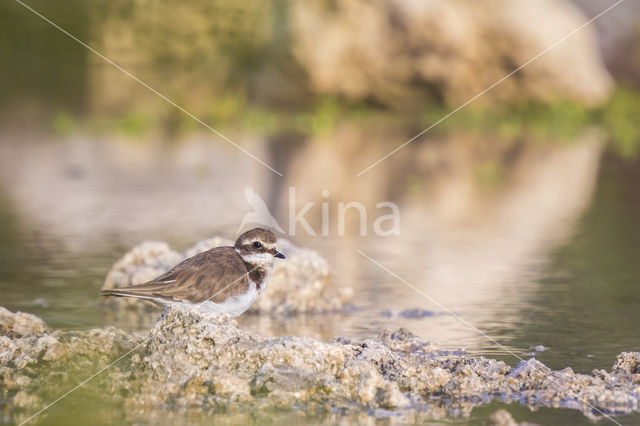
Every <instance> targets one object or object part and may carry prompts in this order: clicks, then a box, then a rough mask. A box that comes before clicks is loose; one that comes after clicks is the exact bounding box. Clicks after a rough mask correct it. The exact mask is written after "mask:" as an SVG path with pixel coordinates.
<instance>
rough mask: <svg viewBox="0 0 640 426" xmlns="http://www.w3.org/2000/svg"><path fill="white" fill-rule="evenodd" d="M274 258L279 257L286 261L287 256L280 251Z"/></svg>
mask: <svg viewBox="0 0 640 426" xmlns="http://www.w3.org/2000/svg"><path fill="white" fill-rule="evenodd" d="M273 257H277V258H278V259H286V256H285V255H284V254H282V253H280V252H279V251H278V250H276V252H275V253H274V255H273Z"/></svg>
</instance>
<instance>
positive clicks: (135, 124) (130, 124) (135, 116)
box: [115, 111, 152, 137]
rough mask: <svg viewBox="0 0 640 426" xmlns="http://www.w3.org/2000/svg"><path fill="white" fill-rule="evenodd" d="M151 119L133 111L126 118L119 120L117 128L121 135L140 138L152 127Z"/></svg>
mask: <svg viewBox="0 0 640 426" xmlns="http://www.w3.org/2000/svg"><path fill="white" fill-rule="evenodd" d="M151 124H152V122H151V118H150V117H149V116H148V115H147V114H145V113H143V112H137V111H131V112H129V113H128V114H126V115H125V116H124V117H122V118H120V119H119V120H117V122H116V124H115V128H116V130H117V131H118V132H119V133H122V134H123V135H125V136H128V137H139V136H142V135H144V134H145V133H146V132H147V131H148V130H149V129H150V127H151Z"/></svg>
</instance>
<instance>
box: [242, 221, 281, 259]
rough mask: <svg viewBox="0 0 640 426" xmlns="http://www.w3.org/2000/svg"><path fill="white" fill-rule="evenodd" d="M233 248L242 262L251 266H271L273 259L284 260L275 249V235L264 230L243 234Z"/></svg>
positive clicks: (252, 230)
mask: <svg viewBox="0 0 640 426" xmlns="http://www.w3.org/2000/svg"><path fill="white" fill-rule="evenodd" d="M234 247H235V249H236V252H237V253H238V254H239V255H240V257H242V260H244V261H245V262H247V263H250V264H252V265H266V264H271V263H272V262H273V258H274V257H278V258H280V259H284V258H285V256H284V254H282V253H280V252H279V251H278V250H277V249H276V235H275V234H274V233H273V232H271V231H269V230H268V229H264V228H253V229H251V230H249V231H247V232H245V233H243V234H242V235H240V236H239V237H238V239H237V240H236V243H235V244H234Z"/></svg>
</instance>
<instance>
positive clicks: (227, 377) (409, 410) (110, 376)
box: [0, 308, 640, 420]
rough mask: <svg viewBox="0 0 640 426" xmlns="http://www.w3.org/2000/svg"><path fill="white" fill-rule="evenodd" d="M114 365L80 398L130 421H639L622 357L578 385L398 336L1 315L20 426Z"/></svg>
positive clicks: (7, 387)
mask: <svg viewBox="0 0 640 426" xmlns="http://www.w3.org/2000/svg"><path fill="white" fill-rule="evenodd" d="M125 354H126V355H125ZM123 355H125V356H123ZM119 357H120V358H119ZM116 360H118V362H115V363H113V362H114V361H116ZM111 363H113V365H111V366H110V367H109V368H107V369H106V370H105V371H104V372H102V373H101V374H99V375H97V376H96V377H95V378H93V379H92V380H91V381H90V382H89V383H87V384H86V385H84V386H83V388H82V390H78V392H83V393H87V394H89V395H91V394H92V393H95V394H99V395H101V397H104V395H105V392H107V395H109V398H110V400H109V404H112V406H114V407H118V409H119V410H122V409H124V412H125V413H126V415H127V416H129V417H131V418H136V416H141V415H145V413H147V414H149V415H151V413H153V412H157V411H162V410H168V411H174V410H195V411H197V412H205V413H208V414H215V413H219V412H225V413H236V414H237V413H244V414H242V415H245V414H246V413H248V412H249V413H250V412H254V411H256V410H258V411H260V412H264V410H276V411H278V410H279V411H281V410H283V409H284V410H288V411H291V410H293V411H297V410H304V411H305V412H307V413H309V412H313V413H319V414H322V413H324V414H325V415H331V416H339V417H340V416H346V417H347V418H353V416H362V415H366V416H367V417H372V418H376V417H387V416H388V415H389V413H403V415H405V416H411V418H412V419H420V418H421V419H424V418H431V419H433V418H443V417H445V416H447V415H452V414H454V413H455V414H456V415H460V414H461V413H462V414H463V415H469V414H470V413H471V410H472V409H473V408H474V407H476V406H478V405H481V404H484V403H487V402H490V401H493V400H499V401H503V402H519V403H522V404H526V405H528V406H530V407H541V406H545V407H567V408H574V409H578V410H582V411H583V412H584V413H585V414H587V415H589V416H597V415H598V411H597V410H602V411H604V412H605V413H614V414H625V413H630V412H633V411H638V409H639V406H638V400H639V398H640V353H637V352H633V353H621V354H620V355H618V357H617V360H616V361H615V363H614V364H613V367H612V369H611V370H610V371H605V370H594V371H593V372H592V373H591V374H590V375H585V374H576V373H574V372H573V371H572V370H571V369H570V368H567V369H564V370H561V371H553V370H551V369H550V368H548V367H546V366H545V365H544V364H542V363H540V362H539V361H537V360H535V359H533V358H532V359H528V360H525V361H522V362H520V363H519V364H518V365H517V366H515V367H510V366H509V365H507V364H506V363H504V362H502V361H497V360H494V359H489V358H485V357H479V356H472V355H470V354H468V353H466V352H465V351H463V350H459V351H447V350H443V349H441V348H439V347H438V346H437V345H436V344H434V343H430V342H426V341H423V340H421V339H420V338H418V337H417V336H415V335H413V334H412V333H411V332H409V331H408V330H405V329H400V330H396V331H393V332H391V331H385V332H383V333H382V334H381V335H380V337H379V338H378V339H375V340H373V339H371V340H364V341H352V340H348V339H343V338H337V339H334V340H332V341H330V342H321V341H318V340H314V339H310V338H305V337H296V336H288V337H278V338H263V337H260V336H257V335H253V334H250V333H248V332H245V331H243V330H241V329H239V328H238V327H237V323H236V321H235V320H233V319H231V318H229V317H228V316H226V315H219V314H212V313H204V312H199V311H197V310H193V309H191V310H187V309H184V308H170V309H169V310H167V311H166V312H165V313H164V314H163V316H162V318H161V319H160V320H159V321H158V323H157V324H156V325H155V327H153V329H152V330H151V331H150V332H149V334H148V336H140V335H131V334H127V333H125V332H123V331H121V330H119V329H116V328H113V327H111V328H105V329H96V330H89V331H80V332H64V331H59V330H58V331H54V330H51V329H50V328H49V327H47V326H46V325H45V324H44V323H43V321H42V320H41V319H39V318H37V317H35V316H33V315H30V314H24V313H12V312H9V311H7V310H6V309H0V389H1V392H2V396H1V398H0V401H1V402H0V405H1V407H0V413H2V415H3V416H4V417H5V418H12V419H14V420H20V419H24V418H25V417H26V416H28V415H30V414H32V413H34V412H36V411H37V410H39V409H40V408H42V407H43V406H44V405H46V403H47V402H50V401H51V400H53V399H55V398H56V397H58V396H60V394H62V393H63V392H64V391H66V390H67V389H70V388H72V387H73V386H75V385H76V384H77V383H80V382H81V381H82V380H83V379H86V378H87V377H89V376H91V375H93V374H95V373H96V372H98V371H100V370H101V369H102V368H104V367H105V366H107V365H110V364H111ZM103 403H106V402H105V401H103ZM596 409H597V410H596ZM238 415H240V414H238Z"/></svg>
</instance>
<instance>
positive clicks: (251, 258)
mask: <svg viewBox="0 0 640 426" xmlns="http://www.w3.org/2000/svg"><path fill="white" fill-rule="evenodd" d="M236 253H238V255H239V256H240V257H241V258H242V260H244V261H245V262H247V263H248V264H250V265H253V266H260V267H267V268H270V267H271V266H273V255H272V254H271V253H251V254H244V255H243V254H242V253H240V250H238V249H236Z"/></svg>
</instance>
